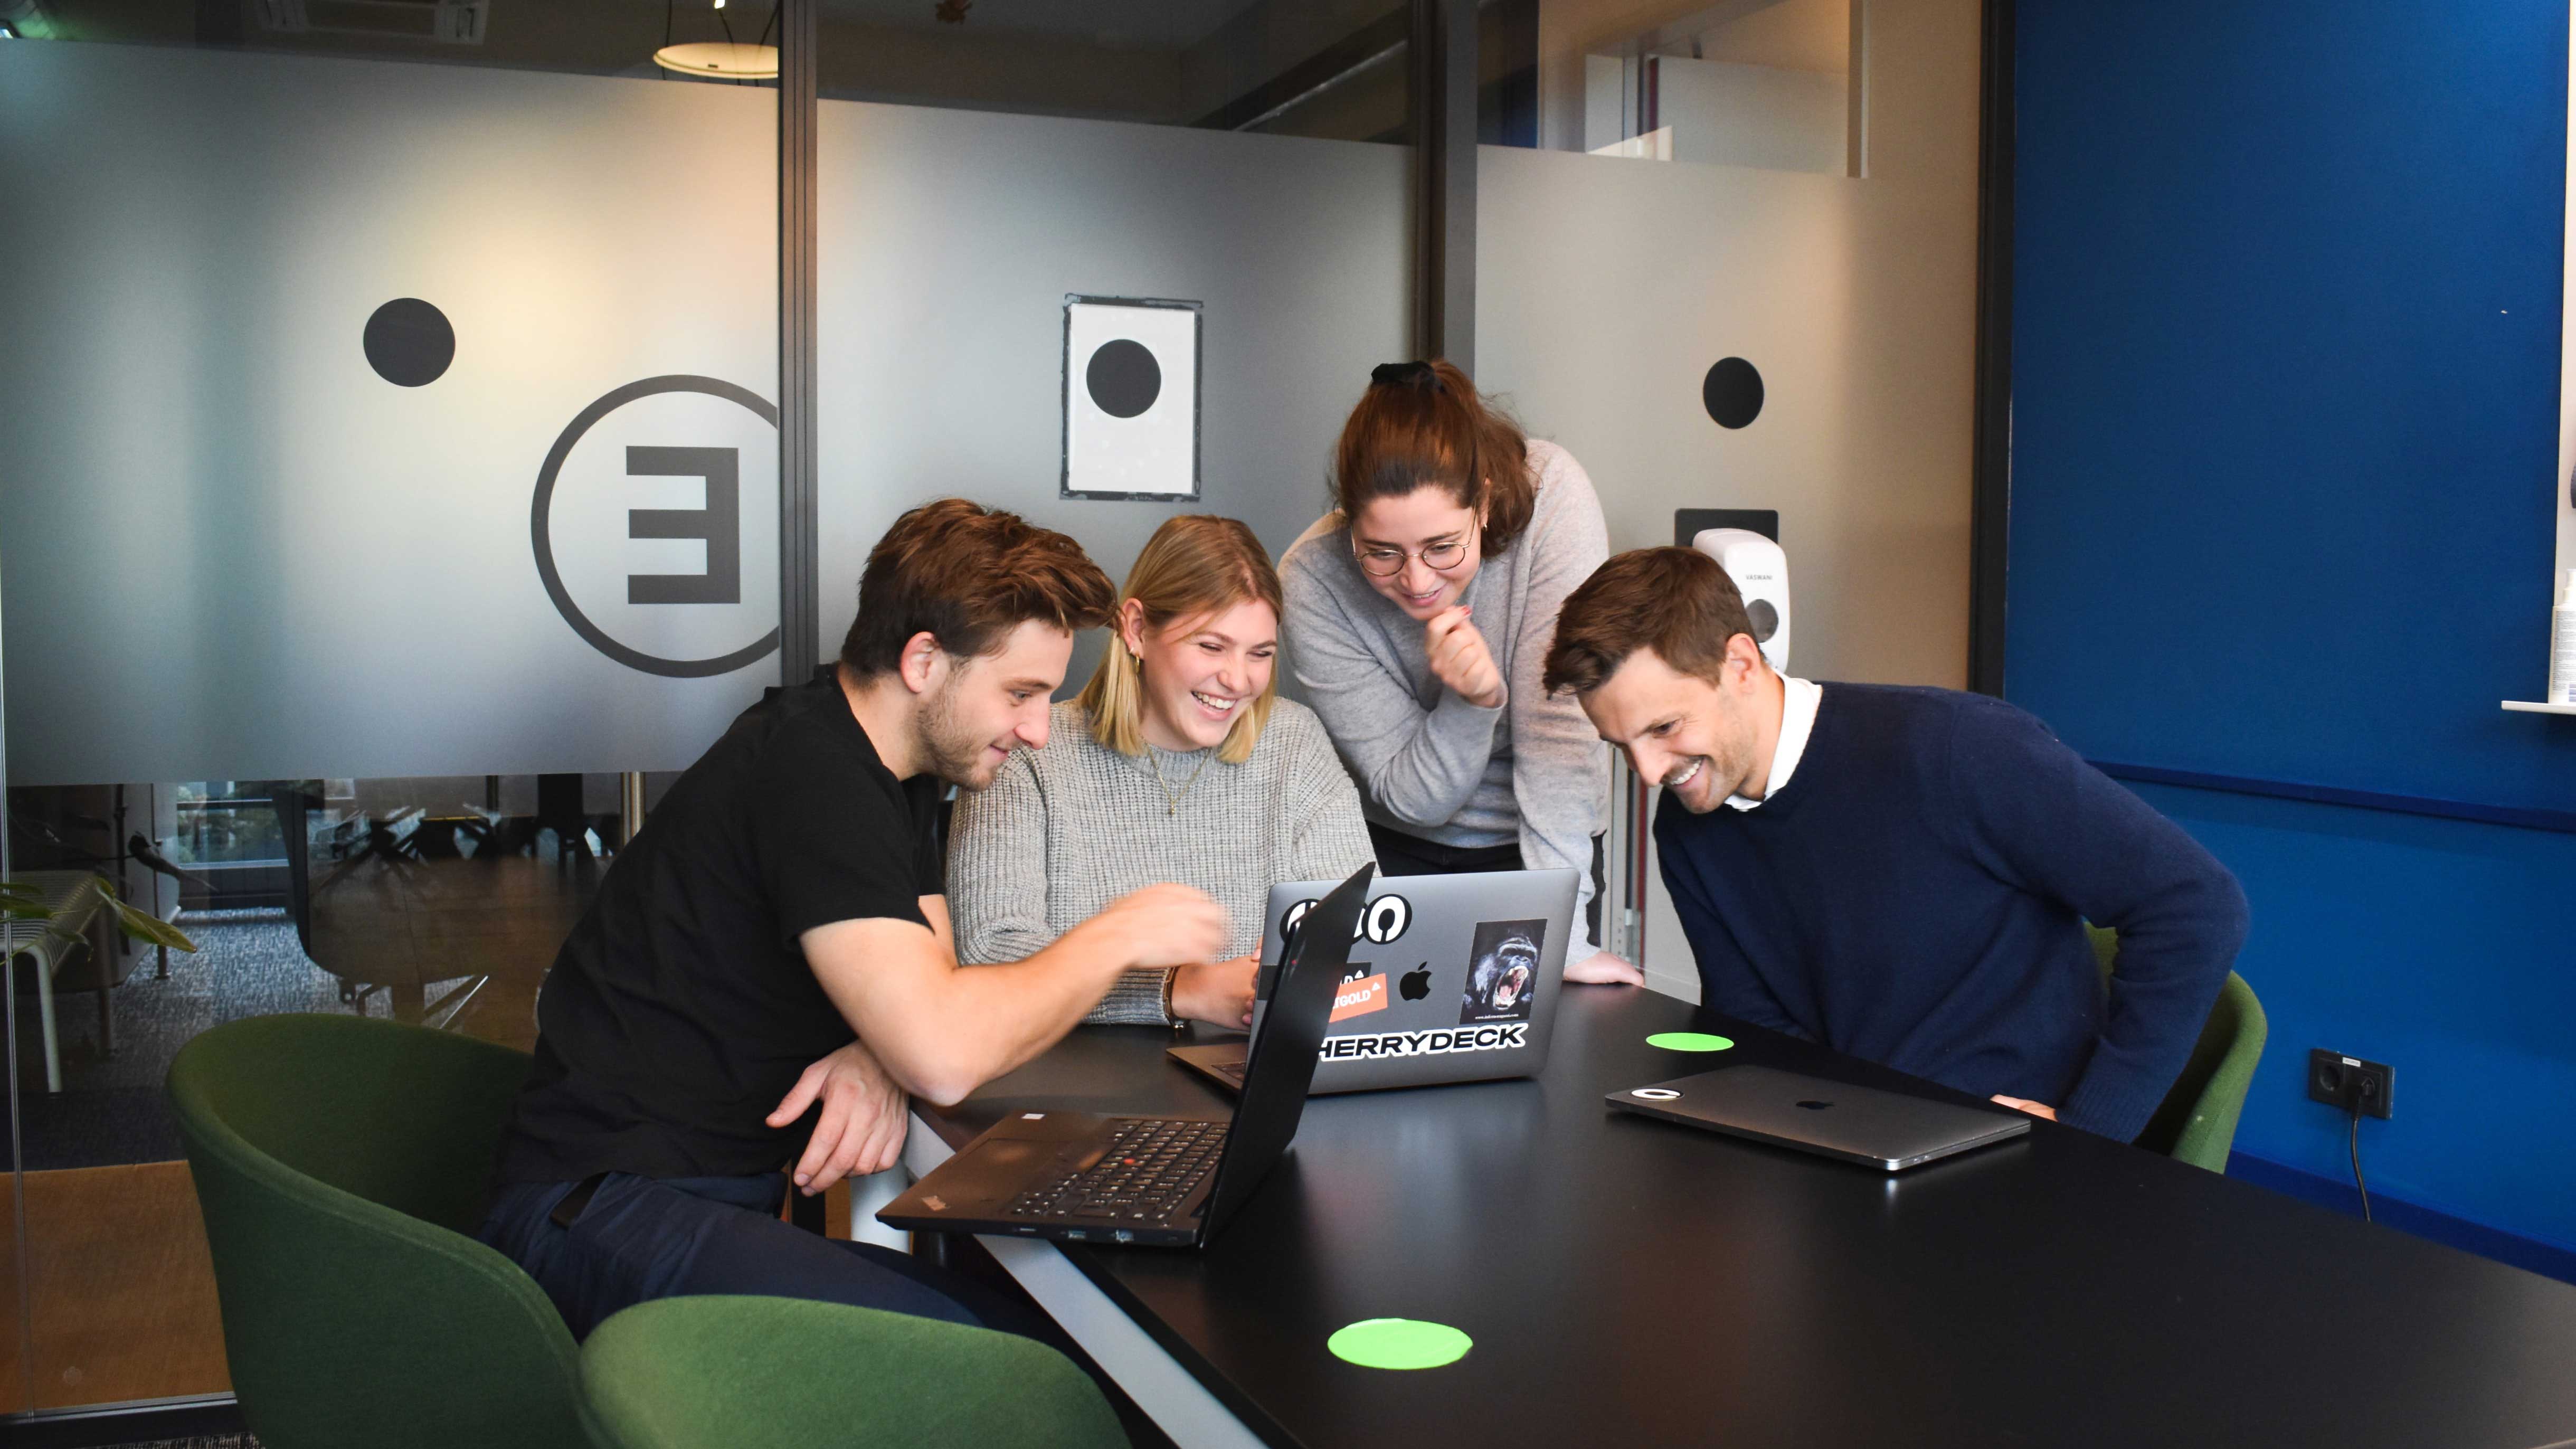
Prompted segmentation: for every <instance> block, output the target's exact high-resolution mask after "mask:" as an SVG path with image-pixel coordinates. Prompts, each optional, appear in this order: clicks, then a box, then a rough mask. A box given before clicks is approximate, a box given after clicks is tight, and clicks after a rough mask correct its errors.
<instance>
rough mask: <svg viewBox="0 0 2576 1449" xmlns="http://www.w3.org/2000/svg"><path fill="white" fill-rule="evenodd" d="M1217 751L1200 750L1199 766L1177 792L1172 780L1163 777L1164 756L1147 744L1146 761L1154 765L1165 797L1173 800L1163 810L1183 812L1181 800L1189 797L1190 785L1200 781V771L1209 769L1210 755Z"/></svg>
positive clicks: (1157, 781)
mask: <svg viewBox="0 0 2576 1449" xmlns="http://www.w3.org/2000/svg"><path fill="white" fill-rule="evenodd" d="M1215 753H1216V751H1214V750H1204V751H1201V752H1200V754H1199V763H1198V768H1197V769H1195V770H1192V771H1190V777H1189V778H1188V779H1186V780H1183V781H1182V782H1181V788H1180V791H1179V793H1177V794H1175V793H1173V790H1172V782H1171V781H1169V780H1166V779H1164V778H1163V761H1162V757H1161V756H1159V755H1157V754H1156V753H1155V751H1154V747H1153V746H1152V745H1147V746H1146V747H1145V763H1146V764H1147V765H1150V766H1152V767H1153V770H1154V783H1155V784H1157V785H1160V786H1162V787H1163V798H1164V799H1165V800H1168V801H1170V802H1171V808H1170V809H1168V810H1165V811H1164V812H1163V813H1164V814H1166V815H1178V814H1180V813H1181V802H1182V801H1183V800H1186V799H1188V798H1189V794H1190V787H1191V786H1192V785H1195V784H1197V783H1198V782H1199V775H1200V773H1201V772H1202V771H1204V770H1206V769H1207V762H1208V756H1209V755H1212V754H1215Z"/></svg>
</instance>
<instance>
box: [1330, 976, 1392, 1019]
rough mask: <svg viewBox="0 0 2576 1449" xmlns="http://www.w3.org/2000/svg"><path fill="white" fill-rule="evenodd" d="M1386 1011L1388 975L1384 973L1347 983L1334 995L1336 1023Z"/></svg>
mask: <svg viewBox="0 0 2576 1449" xmlns="http://www.w3.org/2000/svg"><path fill="white" fill-rule="evenodd" d="M1384 1010H1386V973H1385V972H1383V971H1381V972H1379V973H1377V974H1376V975H1375V976H1363V977H1361V978H1360V979H1359V980H1357V981H1345V982H1343V983H1342V985H1341V989H1340V990H1338V991H1336V992H1334V993H1333V1020H1335V1021H1341V1020H1344V1019H1346V1018H1349V1017H1354V1016H1366V1015H1368V1014H1369V1013H1370V1012H1372V1011H1384Z"/></svg>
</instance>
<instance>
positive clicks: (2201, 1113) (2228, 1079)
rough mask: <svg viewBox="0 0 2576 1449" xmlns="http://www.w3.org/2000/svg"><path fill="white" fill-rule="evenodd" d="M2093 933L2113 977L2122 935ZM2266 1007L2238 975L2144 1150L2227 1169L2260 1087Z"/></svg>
mask: <svg viewBox="0 0 2576 1449" xmlns="http://www.w3.org/2000/svg"><path fill="white" fill-rule="evenodd" d="M2087 929H2088V930H2090V931H2091V932H2092V933H2093V954H2094V956H2095V958H2096V959H2098V960H2099V961H2100V962H2101V963H2102V972H2103V974H2104V975H2105V976H2108V975H2109V974H2110V971H2111V960H2112V957H2113V956H2114V955H2116V954H2117V953H2118V951H2119V942H2120V937H2119V933H2118V932H2116V931H2112V930H2109V929H2106V928H2104V927H2101V926H2090V927H2087ZM2270 1030H2271V1027H2270V1024H2269V1023H2268V1022H2267V1021H2265V1020H2264V1017H2263V1003H2262V1002H2260V1001H2257V1000H2255V999H2254V988H2253V987H2251V986H2248V985H2246V984H2245V978H2244V977H2242V976H2239V975H2237V974H2236V973H2235V972H2233V971H2230V972H2228V973H2227V982H2226V984H2225V985H2223V986H2221V987H2220V988H2219V989H2218V1000H2217V1001H2216V1002H2214V1003H2212V1004H2211V1006H2210V1008H2209V1020H2208V1021H2207V1022H2206V1023H2205V1024H2203V1025H2202V1027H2201V1029H2200V1040H2199V1041H2197V1042H2195V1043H2193V1045H2192V1049H2191V1060H2190V1061H2188V1062H2186V1063H2184V1064H2183V1069H2182V1075H2181V1076H2179V1077H2176V1078H2175V1079H2174V1084H2173V1090H2171V1091H2169V1092H2167V1093H2165V1100H2164V1103H2163V1105H2161V1106H2159V1107H2157V1108H2156V1115H2155V1116H2153V1117H2151V1118H2149V1119H2148V1120H2147V1127H2146V1130H2145V1131H2143V1132H2141V1133H2139V1134H2138V1145H2139V1146H2140V1147H2144V1148H2147V1149H2149V1150H2150V1151H2154V1152H2161V1153H2163V1154H2165V1155H2166V1156H2168V1157H2173V1158H2179V1159H2180V1160H2182V1161H2184V1162H2188V1163H2190V1164H2191V1165H2192V1166H2194V1167H2206V1168H2208V1169H2209V1170H2210V1171H2212V1172H2225V1171H2226V1170H2227V1149H2228V1147H2229V1145H2230V1144H2232V1143H2233V1142H2235V1140H2236V1118H2237V1114H2239V1113H2240V1112H2242V1111H2243V1110H2244V1108H2245V1089H2246V1088H2247V1087H2250V1086H2252V1085H2253V1083H2254V1064H2255V1063H2256V1062H2257V1061H2259V1060H2261V1059H2262V1056H2263V1039H2264V1037H2265V1036H2266V1035H2267V1034H2268V1033H2269V1032H2270Z"/></svg>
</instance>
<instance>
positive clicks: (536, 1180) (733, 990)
mask: <svg viewBox="0 0 2576 1449" xmlns="http://www.w3.org/2000/svg"><path fill="white" fill-rule="evenodd" d="M1113 598H1114V594H1113V591H1112V590H1111V588H1110V584H1109V580H1108V578H1107V577H1106V576H1105V575H1103V574H1102V573H1101V572H1100V570H1099V569H1098V568H1097V567H1096V566H1094V565H1093V564H1092V562H1091V561H1090V560H1089V559H1088V558H1086V557H1084V556H1083V553H1082V550H1081V549H1080V547H1078V546H1077V545H1076V544H1075V543H1074V542H1073V540H1071V539H1069V538H1066V537H1065V536H1064V535H1062V534H1060V533H1053V532H1049V531H1047V530H1044V529H1039V528H1035V527H1032V526H1030V525H1029V524H1028V523H1026V522H1025V521H1023V520H1021V519H1020V518H1018V517H1016V516H1014V515H1012V514H1008V513H998V512H992V511H988V510H986V509H983V508H980V507H977V506H976V505H974V504H971V503H967V502H965V501H963V500H960V499H947V500H943V501H941V502H938V503H932V504H928V505H925V506H923V507H921V508H916V509H914V510H913V511H911V512H910V513H907V514H905V515H904V516H903V517H902V518H900V519H898V520H897V521H896V522H895V525H894V527H893V528H892V529H891V530H889V531H888V532H887V534H886V536H885V538H884V539H883V540H881V541H880V542H879V543H878V544H877V546H876V548H875V550H874V551H872V552H871V553H870V554H869V556H868V565H867V571H866V574H865V576H864V577H863V578H862V580H861V582H860V585H859V613H858V619H857V621H856V622H855V623H853V624H852V625H851V626H850V633H849V637H848V638H847V639H846V640H844V641H843V643H842V645H841V657H840V660H839V662H838V664H837V665H836V666H834V667H833V668H831V669H829V670H826V671H823V672H821V673H819V674H818V675H817V677H816V678H815V679H814V680H813V681H812V682H810V683H807V684H804V685H800V686H797V687H795V688H792V689H775V690H771V691H770V692H769V694H768V696H767V697H766V698H764V699H763V700H762V701H761V702H760V703H759V704H757V705H754V706H753V707H752V708H750V709H748V710H746V711H744V712H743V714H742V715H741V717H740V718H738V719H736V720H735V721H734V723H733V725H732V727H731V728H729V729H728V730H726V732H725V734H724V737H723V738H722V739H719V740H718V741H716V743H715V745H714V746H713V747H712V748H710V749H709V750H708V751H707V753H706V754H705V755H704V756H702V757H701V758H700V759H699V760H698V762H697V763H696V764H695V765H693V766H691V767H690V768H689V770H688V772H687V773H686V774H684V775H682V776H681V777H680V779H679V781H678V783H676V784H674V785H673V786H672V787H671V789H670V792H669V794H668V795H666V796H665V797H664V798H663V801H662V803H661V805H660V807H659V808H658V809H657V810H655V811H654V813H653V815H652V817H651V818H650V820H648V821H647V823H646V824H645V826H644V828H643V829H642V830H641V831H639V832H637V834H636V836H635V838H634V839H633V840H632V841H630V842H629V843H628V844H627V846H626V848H625V849H624V850H621V851H620V852H618V854H617V858H616V861H615V863H614V864H613V865H612V866H611V867H610V868H609V871H608V873H607V875H606V876H605V877H604V878H603V879H602V880H601V882H600V888H599V894H598V897H597V898H596V899H595V900H594V901H593V902H592V903H591V907H590V909H589V911H588V912H586V913H585V914H584V915H583V917H582V919H581V922H580V924H578V925H577V926H575V927H574V928H573V931H572V934H571V935H570V936H569V937H568V938H566V940H565V941H564V945H563V950H562V952H561V954H559V955H558V956H557V957H556V959H555V966H554V970H553V972H552V974H550V975H549V976H548V977H547V978H546V984H545V988H544V991H543V992H542V994H541V995H540V997H539V999H538V1005H537V1022H538V1028H539V1034H538V1040H537V1051H536V1064H535V1067H534V1069H533V1070H532V1071H531V1072H530V1074H529V1079H528V1084H527V1086H526V1088H525V1089H524V1090H523V1091H522V1093H521V1094H520V1097H519V1101H518V1104H517V1107H516V1110H515V1111H514V1113H513V1114H512V1118H511V1121H510V1125H509V1130H508V1131H507V1133H506V1134H505V1135H504V1137H503V1140H502V1143H501V1148H500V1153H499V1159H498V1162H497V1164H496V1172H495V1179H496V1186H495V1190H494V1193H493V1198H492V1203H491V1208H490V1212H489V1215H488V1217H487V1219H486V1221H485V1222H484V1225H483V1227H482V1230H481V1234H480V1235H481V1237H482V1238H483V1240H484V1241H485V1242H487V1243H490V1244H491V1245H492V1246H493V1247H495V1248H498V1249H499V1250H500V1251H502V1252H503V1253H505V1254H507V1255H509V1256H510V1257H511V1258H512V1259H513V1260H515V1261H516V1262H518V1263H519V1264H520V1265H521V1266H523V1267H525V1268H526V1269H527V1270H528V1271H529V1272H530V1273H531V1274H532V1275H533V1276H534V1277H535V1278H536V1279H537V1281H538V1283H539V1284H540V1285H542V1286H543V1287H544V1288H545V1290H546V1292H547V1294H548V1295H549V1296H550V1297H551V1298H553V1300H554V1302H555V1304H556V1306H557V1307H558V1308H559V1309H561V1310H562V1312H563V1315H564V1320H565V1322H566V1324H567V1325H568V1326H570V1328H571V1329H572V1331H573V1333H574V1335H575V1336H576V1337H582V1336H586V1335H588V1333H589V1332H590V1330H591V1329H592V1328H594V1327H596V1326H597V1325H598V1323H599V1322H600V1321H601V1320H602V1319H604V1318H606V1317H607V1316H608V1315H610V1314H612V1313H614V1312H616V1311H617V1310H618V1309H620V1308H624V1307H626V1306H628V1305H630V1304H634V1303H640V1302H643V1301H646V1300H648V1299H653V1298H662V1297H671V1296H676V1295H680V1294H691V1293H758V1294H771V1295H778V1296H786V1297H798V1298H819V1299H826V1300H830V1301H835V1302H845V1303H855V1304H859V1305H861V1306H864V1307H872V1308H883V1309H890V1310H893V1311H896V1312H904V1313H914V1314H919V1315H923V1316H927V1317H936V1318H945V1319H950V1320H952V1321H957V1322H966V1323H976V1322H991V1321H994V1320H995V1318H996V1313H995V1312H994V1310H993V1309H992V1308H991V1307H990V1305H989V1304H988V1303H984V1302H979V1301H978V1296H977V1293H976V1290H975V1288H974V1287H973V1286H972V1285H969V1284H966V1283H963V1282H961V1281H960V1280H956V1279H952V1278H950V1277H948V1276H947V1275H944V1274H940V1273H937V1272H936V1271H934V1270H932V1269H929V1268H927V1267H926V1266H923V1265H919V1264H916V1263H915V1262H914V1261H913V1260H912V1259H910V1258H908V1257H906V1256H904V1255H902V1254H899V1253H894V1252H890V1251H887V1250H885V1249H882V1248H875V1247H870V1246H866V1245H861V1244H855V1243H848V1242H838V1241H831V1240H827V1239H822V1238H817V1237H815V1236H813V1235H811V1234H809V1233H805V1232H802V1231H799V1230H798V1229H796V1228H793V1227H791V1226H789V1225H787V1224H786V1223H784V1222H781V1221H780V1220H779V1217H778V1210H779V1207H780V1204H781V1202H782V1201H783V1199H784V1195H785V1192H786V1179H785V1178H784V1177H782V1176H781V1174H780V1168H781V1167H782V1165H784V1164H786V1163H787V1162H788V1161H789V1159H790V1158H796V1166H795V1174H794V1175H795V1182H796V1185H797V1187H798V1188H799V1189H800V1190H801V1191H803V1192H806V1193H808V1194H812V1193H817V1192H821V1191H822V1190H823V1189H824V1188H825V1187H827V1186H829V1185H830V1184H831V1183H832V1182H834V1181H837V1180H838V1179H839V1178H840V1177H842V1176H843V1175H845V1174H848V1173H853V1172H858V1173H865V1172H876V1171H880V1170H882V1169H884V1168H886V1167H890V1166H892V1165H893V1164H894V1161H895V1159H896V1156H897V1154H898V1153H899V1152H900V1150H901V1147H902V1142H903V1133H904V1127H905V1123H906V1121H907V1119H908V1115H909V1111H908V1107H907V1105H906V1102H905V1094H906V1093H907V1092H909V1093H913V1094H917V1095H920V1096H923V1097H927V1098H929V1099H931V1100H933V1101H936V1102H940V1103H943V1104H945V1103H951V1102H955V1101H956V1100H958V1099H959V1098H961V1097H963V1096H965V1095H966V1094H967V1093H968V1092H971V1091H973V1090H974V1089H975V1088H976V1087H978V1086H980V1085H982V1084H983V1083H985V1082H987V1081H989V1080H991V1079H992V1078H994V1077H997V1076H999V1075H1001V1074H1002V1073H1004V1072H1007V1071H1009V1070H1011V1069H1012V1068H1014V1067H1017V1066H1019V1065H1020V1064H1021V1063H1023V1062H1025V1061H1027V1060H1029V1059H1030V1058H1031V1057H1034V1056H1036V1055H1037V1054H1038V1053H1039V1052H1041V1051H1044V1050H1045V1049H1046V1048H1047V1047H1048V1046H1050V1045H1052V1044H1053V1043H1054V1042H1055V1041H1056V1039H1057V1038H1059V1037H1061V1036H1063V1035H1064V1033H1065V1032H1066V1031H1067V1030H1069V1029H1070V1028H1071V1027H1072V1026H1073V1025H1074V1024H1075V1023H1077V1022H1079V1021H1080V1020H1081V1019H1082V1016H1083V1013H1084V1012H1086V1011H1088V1010H1089V1009H1090V1008H1091V1006H1092V1005H1093V1003H1095V1002H1097V1001H1098V1000H1099V999H1100V997H1101V996H1102V995H1103V994H1104V993H1105V992H1106V991H1107V990H1108V988H1109V986H1110V985H1111V984H1112V983H1113V982H1115V981H1116V980H1117V979H1118V977H1119V974H1120V973H1121V972H1123V971H1126V970H1128V969H1130V968H1134V967H1156V966H1177V965H1184V964H1188V963H1192V962H1201V961H1209V960H1214V959H1215V958H1216V956H1217V953H1218V950H1219V948H1220V947H1222V946H1223V945H1224V943H1225V913H1224V911H1223V909H1222V908H1221V907H1219V906H1218V905H1217V904H1216V903H1215V902H1213V901H1211V900H1209V899H1208V898H1207V897H1206V896H1204V895H1202V894H1200V893H1199V892H1197V891H1194V890H1190V889H1188V888H1186V887H1182V886H1154V887H1149V888H1148V889H1146V890H1143V891H1139V892H1137V893H1136V894H1134V895H1131V896H1128V897H1126V898H1124V899H1122V900H1120V901H1117V902H1114V903H1113V904H1111V905H1110V907H1109V908H1108V909H1107V910H1104V911H1102V912H1101V913H1100V914H1099V915H1098V916H1095V917H1093V918H1092V919H1091V920H1090V921H1087V922H1085V923H1084V924H1083V925H1081V926H1079V927H1077V928H1075V929H1074V930H1073V931H1072V932H1069V933H1067V934H1066V935H1065V936H1064V937H1063V938H1062V939H1061V940H1059V941H1057V942H1056V943H1055V944H1054V945H1052V946H1050V947H1048V948H1047V949H1046V950H1044V951H1042V952H1040V953H1039V954H1038V955H1036V956H1034V957H1031V958H1030V959H1029V960H1027V961H1023V962H1020V963H1018V964H1016V965H1008V966H977V967H972V968H967V969H960V968H959V967H958V965H957V962H956V958H955V955H954V954H953V952H952V950H951V943H950V937H949V928H948V911H947V906H946V903H945V902H944V900H943V899H942V897H943V894H944V889H943V886H942V883H941V881H942V861H941V858H940V854H939V850H938V846H937V842H936V838H935V835H934V831H933V822H934V820H935V818H936V817H935V811H936V807H937V801H938V797H939V794H940V791H941V787H942V782H945V783H948V784H955V785H959V786H962V787H964V788H967V789H981V788H983V787H984V786H985V785H987V784H989V783H991V781H992V779H993V776H994V773H995V772H996V771H997V770H998V769H999V768H1000V767H1001V765H1002V762H1003V761H1004V760H1006V759H1008V758H1009V757H1010V753H1011V751H1013V750H1015V749H1021V748H1031V749H1034V748H1037V747H1039V746H1041V745H1043V744H1045V743H1046V735H1047V706H1048V701H1049V699H1050V697H1051V696H1052V694H1053V693H1054V690H1055V688H1056V686H1057V685H1058V684H1060V683H1062V682H1063V679H1064V673H1065V666H1066V663H1067V661H1068V658H1069V657H1070V654H1071V651H1072V647H1073V631H1074V630H1075V629H1078V628H1090V627H1097V626H1100V625H1104V624H1106V623H1107V622H1108V621H1109V613H1110V604H1111V600H1112V599H1113ZM800 1142H801V1143H802V1144H803V1153H802V1156H801V1157H799V1156H798V1145H799V1143H800ZM996 1326H999V1324H998V1323H997V1324H996Z"/></svg>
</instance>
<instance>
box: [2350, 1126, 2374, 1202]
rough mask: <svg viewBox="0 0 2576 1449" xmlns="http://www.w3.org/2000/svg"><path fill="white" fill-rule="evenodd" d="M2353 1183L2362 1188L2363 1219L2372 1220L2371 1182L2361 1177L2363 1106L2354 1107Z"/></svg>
mask: <svg viewBox="0 0 2576 1449" xmlns="http://www.w3.org/2000/svg"><path fill="white" fill-rule="evenodd" d="M2352 1185H2353V1186H2355V1187H2357V1188H2360V1189H2361V1220H2362V1221H2363V1222H2365V1223H2366V1222H2369V1221H2370V1184H2369V1183H2367V1182H2364V1181H2362V1179H2361V1106H2360V1104H2359V1103H2355V1104H2354V1105H2353V1108H2352Z"/></svg>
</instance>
